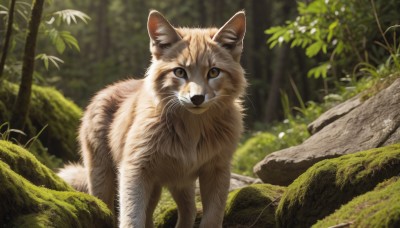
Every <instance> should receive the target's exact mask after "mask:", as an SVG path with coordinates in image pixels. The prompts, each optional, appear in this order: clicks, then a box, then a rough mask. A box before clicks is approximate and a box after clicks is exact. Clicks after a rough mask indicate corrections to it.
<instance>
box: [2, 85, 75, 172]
mask: <svg viewBox="0 0 400 228" xmlns="http://www.w3.org/2000/svg"><path fill="white" fill-rule="evenodd" d="M17 93H18V86H17V85H16V84H13V83H11V82H8V81H3V82H2V85H1V87H0V100H1V101H2V104H0V112H2V113H1V114H0V117H1V119H0V124H1V123H6V122H9V120H10V115H11V112H10V111H9V110H12V108H13V105H14V102H15V99H16V96H17ZM29 110H30V111H29V116H28V120H27V126H26V128H25V129H24V132H25V133H26V134H27V138H26V139H25V140H26V141H27V140H29V139H30V138H32V137H35V136H36V135H37V134H38V133H39V132H40V131H41V130H42V129H43V128H45V127H46V125H47V127H46V128H45V129H44V130H43V131H42V132H41V134H40V135H39V140H40V142H41V144H42V145H43V146H42V147H41V146H38V147H37V148H33V149H41V151H39V152H38V153H37V154H41V155H43V156H44V154H45V153H47V151H48V153H49V154H52V155H55V156H57V157H58V158H61V159H63V160H71V161H76V160H78V159H79V155H78V153H77V151H78V149H77V143H76V138H77V129H78V126H79V121H80V117H81V115H82V110H81V109H80V108H79V107H78V106H77V105H76V104H74V103H73V102H72V101H70V100H68V99H66V98H65V97H64V96H63V95H62V94H61V93H60V92H59V91H57V90H56V89H54V88H51V87H42V86H36V85H34V86H33V87H32V98H31V103H30V109H29ZM11 128H12V126H11ZM44 148H47V151H43V149H44ZM42 160H43V161H45V159H42ZM46 165H47V164H46Z"/></svg>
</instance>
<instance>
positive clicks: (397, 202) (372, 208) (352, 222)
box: [313, 177, 400, 227]
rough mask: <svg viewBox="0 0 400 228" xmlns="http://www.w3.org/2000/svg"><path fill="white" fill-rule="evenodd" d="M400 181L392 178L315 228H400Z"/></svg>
mask: <svg viewBox="0 0 400 228" xmlns="http://www.w3.org/2000/svg"><path fill="white" fill-rule="evenodd" d="M399 193H400V179H399V177H394V178H391V179H390V180H388V181H385V182H384V183H382V184H380V185H378V186H377V187H376V188H375V189H374V190H373V191H371V192H368V193H365V194H363V195H361V196H359V197H357V198H355V199H353V200H352V201H350V202H349V203H348V204H346V205H344V206H342V207H341V208H340V209H339V210H337V211H335V213H333V214H331V215H329V216H328V217H326V218H324V219H323V220H321V221H319V222H318V223H316V224H315V225H314V226H313V227H331V226H334V225H338V224H349V227H400V194H399Z"/></svg>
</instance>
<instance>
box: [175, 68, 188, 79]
mask: <svg viewBox="0 0 400 228" xmlns="http://www.w3.org/2000/svg"><path fill="white" fill-rule="evenodd" d="M174 74H175V76H176V77H178V78H186V71H185V70H184V69H183V68H181V67H177V68H175V69H174Z"/></svg>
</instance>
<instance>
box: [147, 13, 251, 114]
mask: <svg viewBox="0 0 400 228" xmlns="http://www.w3.org/2000/svg"><path fill="white" fill-rule="evenodd" d="M147 27H148V33H149V36H150V51H151V54H152V64H151V66H150V67H149V69H148V72H147V78H148V80H149V81H150V82H151V90H152V91H154V95H155V97H156V99H157V102H158V103H160V104H161V105H162V106H164V108H165V107H166V106H168V108H167V110H169V109H170V110H173V109H174V108H182V107H183V108H184V110H187V111H189V112H191V113H194V114H202V113H204V112H206V111H207V110H209V109H210V108H213V107H215V108H221V107H224V106H225V105H226V104H232V103H233V102H235V101H236V100H237V99H238V98H240V97H241V96H242V95H243V93H244V90H245V87H246V79H245V77H244V71H243V68H242V67H241V65H240V56H241V53H242V49H243V38H244V34H245V31H246V19H245V14H244V12H243V11H240V12H238V13H236V14H235V15H234V16H233V17H232V18H231V19H230V20H228V22H226V23H225V25H223V26H222V27H221V28H220V29H217V28H207V29H199V28H194V29H190V28H174V27H173V26H172V25H171V24H170V23H169V22H168V21H167V20H166V19H165V18H164V17H163V16H162V15H161V14H160V13H159V12H157V11H151V12H150V14H149V18H148V24H147Z"/></svg>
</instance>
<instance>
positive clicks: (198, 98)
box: [190, 95, 204, 105]
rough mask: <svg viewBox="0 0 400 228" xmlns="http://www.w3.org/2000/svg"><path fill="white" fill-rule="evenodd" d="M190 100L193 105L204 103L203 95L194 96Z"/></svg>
mask: <svg viewBox="0 0 400 228" xmlns="http://www.w3.org/2000/svg"><path fill="white" fill-rule="evenodd" d="M190 100H191V101H192V103H193V104H194V105H201V104H202V103H203V102H204V95H194V96H192V97H190Z"/></svg>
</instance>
